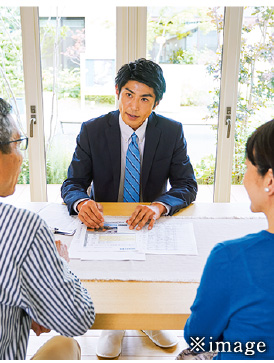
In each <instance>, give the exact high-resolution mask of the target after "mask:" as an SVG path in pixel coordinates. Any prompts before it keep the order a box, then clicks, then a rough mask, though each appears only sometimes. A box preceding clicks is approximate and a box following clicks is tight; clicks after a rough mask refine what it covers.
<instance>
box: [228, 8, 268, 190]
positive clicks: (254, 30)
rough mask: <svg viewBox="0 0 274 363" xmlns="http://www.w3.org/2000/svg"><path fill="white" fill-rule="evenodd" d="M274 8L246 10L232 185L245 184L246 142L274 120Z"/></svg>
mask: <svg viewBox="0 0 274 363" xmlns="http://www.w3.org/2000/svg"><path fill="white" fill-rule="evenodd" d="M273 25H274V8H271V7H264V6H260V7H246V8H245V9H244V14H243V27H242V41H241V57H240V70H239V83H238V102H237V113H236V132H235V152H234V159H233V172H232V184H236V185H237V184H242V181H243V176H244V171H245V165H244V161H245V150H244V146H245V141H246V139H247V137H248V136H249V135H250V134H251V133H252V132H253V131H254V130H255V128H257V127H258V126H260V125H261V124H263V123H265V122H267V121H270V120H271V119H273V118H274V103H273V100H274V77H273V71H274V68H273V54H274V44H273V35H274V28H273Z"/></svg>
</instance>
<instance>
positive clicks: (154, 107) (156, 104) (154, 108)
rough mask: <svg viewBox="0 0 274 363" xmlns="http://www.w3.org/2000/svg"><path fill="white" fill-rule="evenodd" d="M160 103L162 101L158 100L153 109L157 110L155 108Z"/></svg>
mask: <svg viewBox="0 0 274 363" xmlns="http://www.w3.org/2000/svg"><path fill="white" fill-rule="evenodd" d="M159 103H160V101H157V102H156V103H155V105H154V107H153V109H152V110H155V108H156V107H157V106H158V105H159Z"/></svg>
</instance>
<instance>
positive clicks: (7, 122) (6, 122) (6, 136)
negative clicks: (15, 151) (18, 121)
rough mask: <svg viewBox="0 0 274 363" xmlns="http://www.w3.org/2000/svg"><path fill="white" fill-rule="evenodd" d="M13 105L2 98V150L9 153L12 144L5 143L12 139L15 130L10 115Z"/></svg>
mask: <svg viewBox="0 0 274 363" xmlns="http://www.w3.org/2000/svg"><path fill="white" fill-rule="evenodd" d="M11 108H12V107H11V105H10V104H9V103H8V102H6V101H4V100H3V99H2V98H0V152H1V153H3V154H9V153H10V152H11V149H10V144H6V145H5V144H4V143H7V142H9V141H10V139H11V137H12V134H13V132H14V124H13V122H12V118H11V117H10V111H11Z"/></svg>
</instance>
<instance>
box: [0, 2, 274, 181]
mask: <svg viewBox="0 0 274 363" xmlns="http://www.w3.org/2000/svg"><path fill="white" fill-rule="evenodd" d="M197 12H198V13H197ZM0 13H1V17H0V50H1V53H2V57H1V60H0V92H1V95H3V97H5V98H6V99H7V100H9V101H10V100H11V99H12V98H13V97H22V96H23V95H24V82H23V68H22V59H21V49H22V44H21V29H20V13H19V8H15V7H14V8H7V7H0ZM252 15H253V17H254V21H253V22H251V23H249V24H245V25H244V27H243V30H242V45H241V59H240V72H239V96H238V104H237V114H236V136H235V158H234V165H233V175H232V182H233V184H241V183H242V179H243V175H244V170H245V166H244V159H245V152H244V147H245V142H246V139H247V137H248V135H249V134H250V133H251V132H252V131H253V130H254V129H255V128H256V127H257V126H258V125H259V121H258V120H259V117H258V116H257V115H258V112H259V111H260V110H262V109H266V108H268V107H271V105H272V102H273V94H274V79H273V70H272V69H271V67H270V66H271V62H272V55H273V34H272V33H273V31H272V33H271V29H273V25H274V10H273V8H272V7H254V11H253V13H252ZM197 17H198V18H200V19H202V20H203V21H202V22H201V23H200V24H199V27H200V29H201V30H202V31H204V32H208V31H211V30H215V31H217V35H218V38H219V37H220V34H221V31H222V26H223V19H222V16H220V15H218V12H216V8H211V10H210V11H208V9H207V8H200V9H198V8H185V10H183V11H181V12H180V13H178V14H176V15H175V16H174V15H172V16H169V7H165V8H163V9H162V10H161V13H160V16H159V18H158V20H157V21H156V22H155V21H148V39H147V46H148V49H149V50H151V49H152V46H153V43H154V42H155V36H158V37H160V38H161V39H162V41H163V42H162V44H164V42H165V39H166V37H167V36H176V37H177V39H181V38H182V37H185V36H191V34H188V32H189V30H187V22H188V21H189V22H192V21H194V20H195V19H196V18H197ZM7 25H8V26H7ZM68 31H69V30H68V28H67V27H62V29H61V31H60V34H59V36H58V37H56V34H55V28H54V26H53V25H52V24H50V23H48V24H46V26H45V27H43V29H42V33H41V48H42V52H43V57H44V55H45V57H47V56H48V57H50V56H51V52H52V51H51V50H52V47H53V45H54V43H55V42H57V43H58V42H61V41H62V38H64V37H65V36H67V34H68ZM253 31H258V32H260V34H261V36H260V40H259V41H256V42H250V41H248V35H250V34H252V32H253ZM48 35H50V36H48ZM78 38H79V39H80V40H79V39H78V40H77V41H78V42H80V44H82V43H83V41H82V39H83V34H82V33H81V34H80V33H79V34H78ZM81 42H82V43H81ZM81 46H82V45H81ZM160 51H161V47H160V49H159V52H160ZM74 53H75V52H74ZM159 54H160V53H159ZM217 55H219V61H218V62H213V61H210V62H209V63H208V65H207V71H208V73H209V74H210V75H211V76H212V77H213V79H214V80H216V88H215V89H213V90H212V91H211V93H212V94H213V95H214V101H213V102H212V104H210V105H208V111H209V115H208V118H215V117H216V116H217V115H218V107H219V84H220V74H221V45H220V44H219V48H218V50H217ZM201 56H202V52H197V51H196V50H183V49H177V50H176V51H173V53H172V56H171V57H170V59H169V62H170V63H173V64H186V65H187V64H196V63H197V62H198V61H199V57H201ZM73 57H74V59H75V54H73ZM54 77H57V82H58V83H57V85H58V87H57V90H58V98H78V99H79V98H80V71H79V68H78V66H76V67H75V68H73V69H63V70H62V69H58V71H57V73H56V74H55V75H54V74H53V69H52V68H48V69H44V70H43V89H44V90H45V91H52V90H53V85H52V84H53V79H54ZM86 99H87V100H90V101H95V103H98V104H105V103H109V104H111V105H113V104H114V103H115V97H114V96H100V95H97V96H87V97H86ZM184 105H185V106H193V105H195V102H194V101H193V100H191V99H189V100H187V102H186V103H185V104H184ZM264 121H268V120H264ZM53 139H54V136H53ZM53 139H52V140H51V144H50V147H49V150H48V155H47V182H48V183H62V181H63V180H64V179H65V178H66V173H67V167H68V165H69V162H70V160H71V156H72V154H71V151H68V150H67V148H63V146H60V145H59V147H58V146H57V145H55V141H54V140H53ZM194 169H195V172H196V175H197V179H198V182H199V184H212V183H213V181H214V170H215V156H213V155H209V156H206V157H204V158H203V159H202V160H201V161H200V162H199V163H197V165H195V166H194ZM19 183H29V171H28V161H27V160H25V161H24V163H23V165H22V173H21V175H20V177H19Z"/></svg>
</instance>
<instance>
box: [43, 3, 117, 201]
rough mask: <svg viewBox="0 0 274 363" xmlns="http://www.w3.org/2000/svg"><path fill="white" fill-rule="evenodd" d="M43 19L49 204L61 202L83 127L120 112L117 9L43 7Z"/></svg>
mask: <svg viewBox="0 0 274 363" xmlns="http://www.w3.org/2000/svg"><path fill="white" fill-rule="evenodd" d="M39 18H40V42H41V58H42V77H43V102H44V122H45V138H46V157H47V183H48V200H49V201H51V202H54V201H60V200H61V199H60V184H61V183H62V182H63V181H64V179H65V178H66V175H67V168H68V165H69V163H70V161H71V159H72V154H73V151H74V149H75V139H76V136H77V135H78V133H79V131H80V127H81V123H82V122H84V121H87V120H89V119H91V118H93V117H97V116H99V115H102V114H105V113H107V112H109V111H112V110H113V109H114V107H115V87H114V78H115V59H116V8H115V6H109V5H108V6H107V7H104V8H100V7H99V6H98V4H96V5H93V4H92V3H88V2H87V3H86V5H85V4H84V3H80V4H77V7H75V6H62V7H58V8H56V7H40V8H39ZM51 184H54V185H51ZM56 185H57V186H56Z"/></svg>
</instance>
